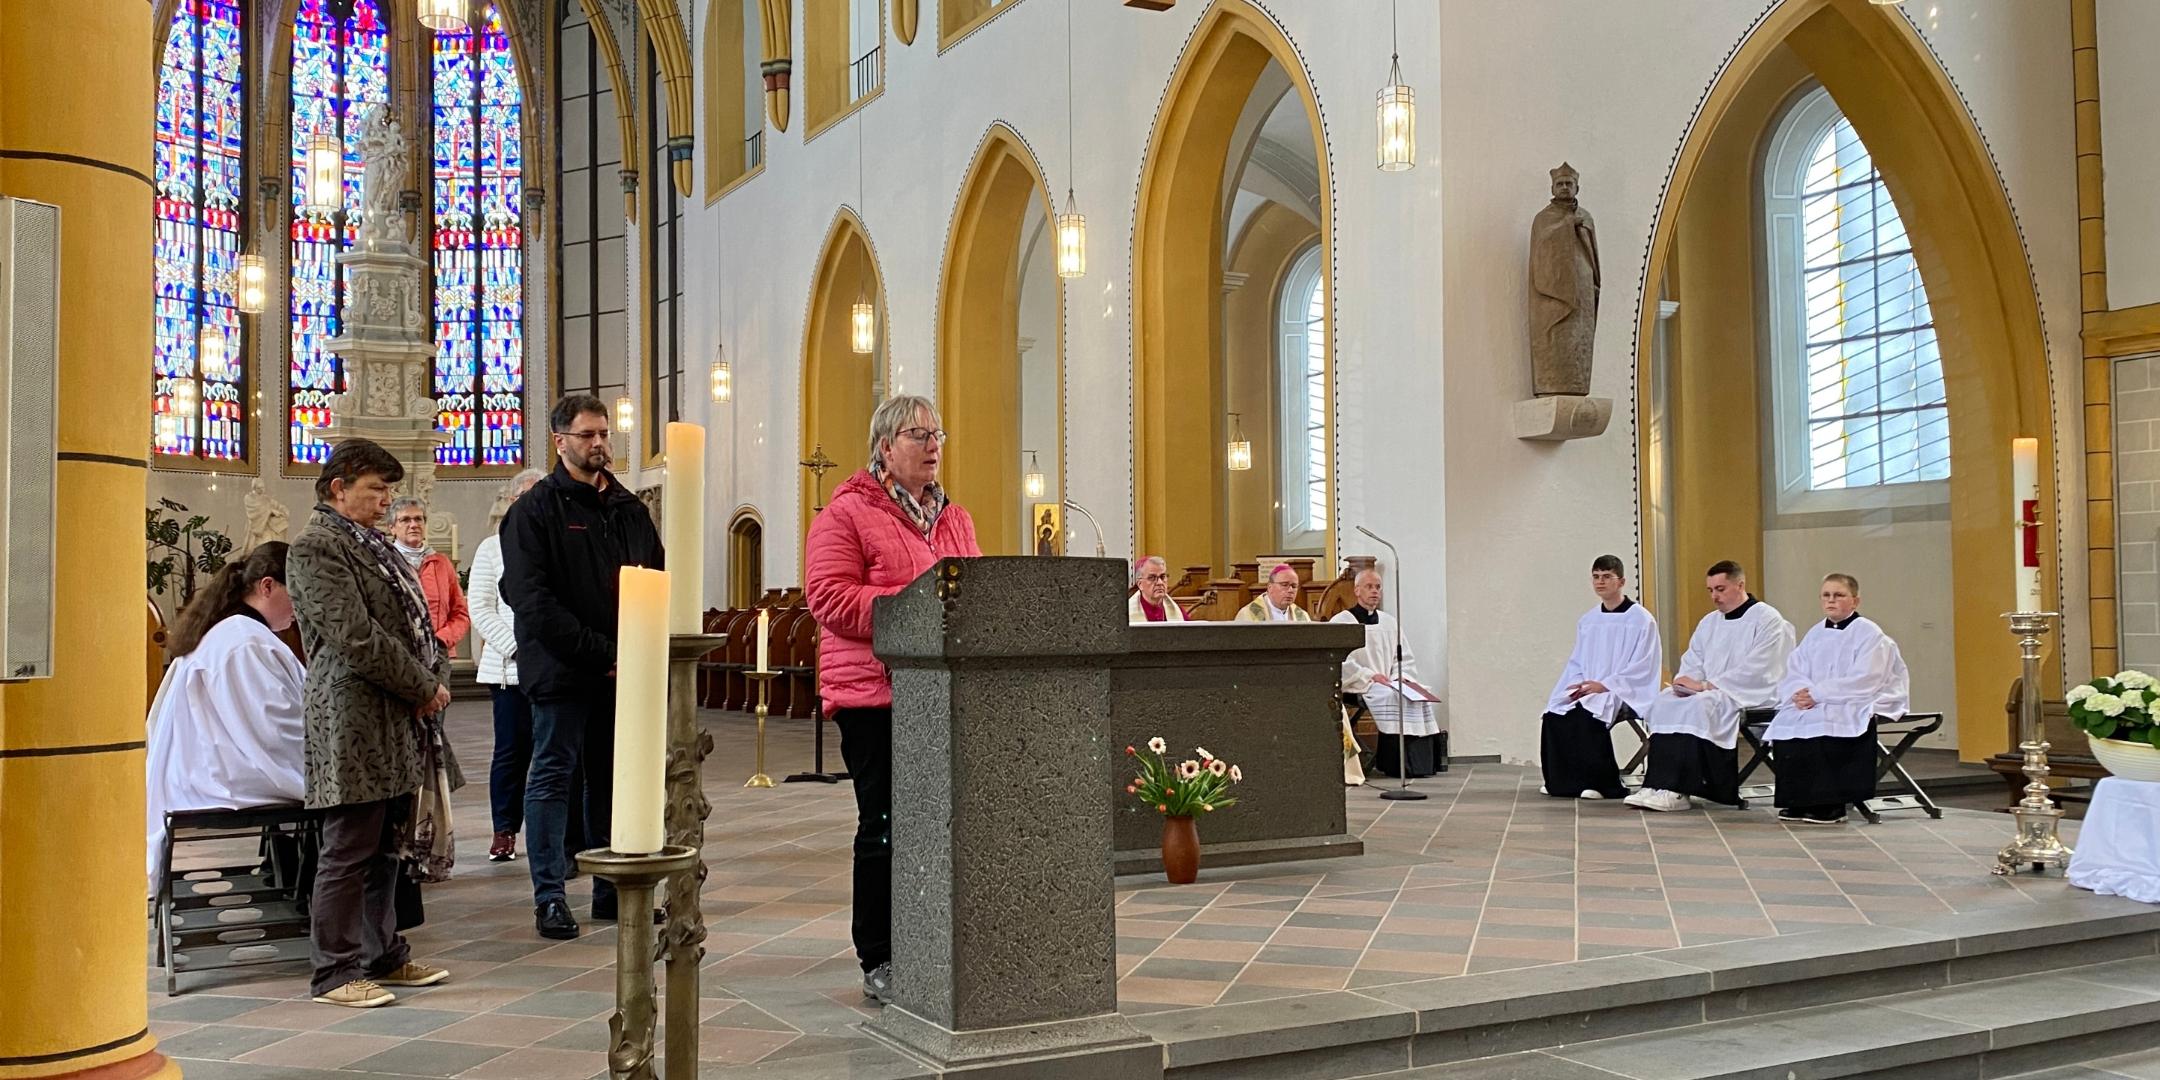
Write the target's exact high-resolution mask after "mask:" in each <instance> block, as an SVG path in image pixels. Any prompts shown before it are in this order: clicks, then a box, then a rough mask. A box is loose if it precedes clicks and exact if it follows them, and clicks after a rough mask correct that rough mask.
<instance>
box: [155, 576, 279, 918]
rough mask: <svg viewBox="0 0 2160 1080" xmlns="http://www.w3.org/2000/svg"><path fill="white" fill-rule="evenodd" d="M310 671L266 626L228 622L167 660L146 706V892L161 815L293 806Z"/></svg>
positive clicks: (237, 619)
mask: <svg viewBox="0 0 2160 1080" xmlns="http://www.w3.org/2000/svg"><path fill="white" fill-rule="evenodd" d="M305 677H306V669H304V668H302V667H301V666H300V660H299V658H298V657H295V656H294V655H293V654H292V650H291V649H288V648H286V647H285V643H284V642H282V641H280V640H278V638H277V635H276V634H273V633H271V632H270V628H269V627H267V626H265V625H263V623H262V622H261V621H260V620H258V619H256V618H254V617H252V616H251V615H247V614H239V615H228V616H226V617H225V619H224V621H222V622H220V623H218V624H217V625H216V626H213V627H211V628H210V632H209V633H207V634H204V635H203V639H202V642H201V644H199V645H197V646H196V647H195V651H194V652H191V653H189V654H187V655H186V656H183V657H181V658H179V659H178V660H175V661H173V662H172V666H170V667H168V668H166V669H165V680H164V681H163V682H161V683H159V684H158V692H157V699H156V700H155V701H153V702H151V705H150V733H149V738H150V749H149V754H148V757H147V759H146V761H145V763H144V772H145V773H146V774H147V776H148V779H149V791H148V795H149V800H148V810H149V814H148V816H149V826H150V831H149V836H150V855H149V860H148V867H149V873H150V893H151V894H153V895H154V894H156V892H157V889H158V884H159V882H160V880H161V879H162V878H163V877H164V871H165V867H164V866H163V865H162V864H161V860H162V858H163V856H164V847H165V812H166V811H168V810H216V809H233V810H237V809H241V808H244V807H250V806H264V805H268V804H272V803H297V802H299V801H300V799H301V796H302V795H304V794H305V793H306V784H305V782H304V781H303V780H302V778H301V772H300V770H301V762H302V759H303V756H304V754H305V750H304V743H305V739H306V736H305V732H304V729H303V727H302V725H301V721H300V683H301V680H302V679H304V678H305Z"/></svg>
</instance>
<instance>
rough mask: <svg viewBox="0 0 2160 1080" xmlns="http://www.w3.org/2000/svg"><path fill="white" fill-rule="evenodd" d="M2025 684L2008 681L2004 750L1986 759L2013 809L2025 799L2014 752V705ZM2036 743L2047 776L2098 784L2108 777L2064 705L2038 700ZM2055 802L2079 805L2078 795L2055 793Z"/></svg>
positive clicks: (2020, 762) (2020, 757) (2021, 765)
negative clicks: (2044, 748) (2042, 747)
mask: <svg viewBox="0 0 2160 1080" xmlns="http://www.w3.org/2000/svg"><path fill="white" fill-rule="evenodd" d="M2024 693H2025V680H2024V679H2023V678H2022V677H2020V678H2016V679H2012V680H2010V696H2009V698H2008V699H2007V700H2005V701H2004V702H2003V716H2004V743H2005V745H2007V746H2008V747H2009V749H2008V750H2005V751H2004V752H2002V753H2000V754H1997V755H1995V756H1994V757H1991V758H1989V759H1988V768H1990V769H1993V770H1995V772H1996V774H1997V775H1999V776H2001V777H2002V778H2003V782H2004V783H2005V784H2008V785H2010V802H2011V803H2012V804H2013V805H2014V804H2016V803H2017V801H2018V800H2019V799H2022V798H2024V797H2025V785H2026V784H2027V783H2028V781H2027V780H2026V779H2025V772H2024V769H2025V754H2024V752H2023V751H2021V750H2019V749H2018V742H2019V740H2020V738H2021V733H2020V732H2019V730H2018V726H2019V725H2018V701H2019V699H2020V698H2022V697H2023V696H2024ZM2040 739H2041V741H2043V742H2045V743H2047V744H2048V775H2049V776H2050V777H2057V776H2059V777H2064V778H2066V779H2075V780H2093V781H2098V780H2099V779H2100V778H2101V777H2103V776H2109V775H2112V774H2111V773H2109V772H2108V771H2107V766H2105V765H2102V764H2100V760H2099V759H2098V758H2095V757H2093V756H2092V748H2091V746H2089V745H2088V744H2087V743H2086V742H2085V733H2084V732H2083V731H2080V730H2078V726H2077V725H2076V724H2074V723H2072V722H2071V720H2070V706H2069V704H2068V703H2067V702H2064V701H2061V700H2058V699H2054V698H2042V699H2041V700H2040ZM2055 798H2056V800H2057V801H2062V800H2065V799H2068V800H2069V801H2073V802H2075V801H2080V800H2082V799H2083V798H2084V796H2083V795H2082V794H2078V793H2072V792H2066V791H2063V790H2062V789H2060V788H2059V787H2058V788H2057V789H2056V792H2055Z"/></svg>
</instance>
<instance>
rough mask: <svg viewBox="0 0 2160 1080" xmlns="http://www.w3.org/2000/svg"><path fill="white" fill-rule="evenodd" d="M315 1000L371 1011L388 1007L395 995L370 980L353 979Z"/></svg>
mask: <svg viewBox="0 0 2160 1080" xmlns="http://www.w3.org/2000/svg"><path fill="white" fill-rule="evenodd" d="M407 966H410V965H407ZM315 1000H316V1001H319V1002H321V1003H323V1004H325V1005H343V1006H345V1007H346V1008H348V1009H372V1008H374V1007H376V1006H377V1005H388V1004H390V1003H391V1002H393V1001H396V1000H397V995H396V994H393V993H391V992H390V991H388V990H385V989H383V988H382V986H381V985H380V984H378V983H376V982H375V981H374V980H372V979H354V980H353V981H351V982H349V983H346V984H345V985H343V986H340V987H338V988H337V989H335V990H332V991H330V992H329V993H327V994H317V995H315Z"/></svg>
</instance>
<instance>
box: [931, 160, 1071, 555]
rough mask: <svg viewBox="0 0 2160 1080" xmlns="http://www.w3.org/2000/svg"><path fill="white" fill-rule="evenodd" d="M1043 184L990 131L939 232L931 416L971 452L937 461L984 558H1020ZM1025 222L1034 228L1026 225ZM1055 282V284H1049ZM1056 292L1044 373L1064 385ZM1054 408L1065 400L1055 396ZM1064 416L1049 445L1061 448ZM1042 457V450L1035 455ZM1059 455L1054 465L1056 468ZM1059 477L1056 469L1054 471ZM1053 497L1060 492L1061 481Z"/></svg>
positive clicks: (1045, 209)
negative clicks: (1032, 291)
mask: <svg viewBox="0 0 2160 1080" xmlns="http://www.w3.org/2000/svg"><path fill="white" fill-rule="evenodd" d="M1052 206H1053V203H1052V202H1051V200H1050V186H1049V184H1048V183H1046V182H1045V181H1044V180H1043V172H1042V165H1041V163H1040V162H1038V161H1036V160H1035V155H1034V153H1033V152H1032V151H1031V150H1029V148H1028V146H1027V144H1026V143H1025V142H1024V141H1022V140H1021V138H1020V135H1019V133H1018V132H1016V131H1014V130H1013V129H1012V128H1010V127H1008V126H1006V125H1005V124H1004V122H1002V121H1000V122H997V123H993V124H991V125H990V129H989V131H988V132H986V133H985V134H984V135H983V138H982V142H981V144H980V146H979V147H978V149H977V150H976V151H975V160H974V162H973V163H972V164H971V165H969V166H968V171H967V176H966V179H965V180H963V181H962V182H961V185H960V192H959V196H958V198H957V200H956V201H955V203H954V210H953V218H952V226H951V228H950V229H949V230H948V231H947V233H946V243H945V271H944V275H943V288H942V292H941V294H940V296H939V298H938V354H937V355H938V378H937V387H938V408H939V411H940V412H942V413H943V414H944V419H945V426H946V427H948V428H950V429H952V430H954V431H961V432H966V433H967V436H966V437H967V440H968V446H969V451H968V453H966V454H963V455H959V456H957V457H951V458H948V459H947V460H946V462H945V484H946V488H947V490H949V491H950V492H951V493H952V496H953V498H954V499H955V500H957V501H959V502H960V503H961V504H962V505H964V506H966V507H967V508H968V512H969V513H971V514H973V515H974V517H975V533H976V536H977V537H978V538H980V540H981V541H982V543H983V545H984V546H983V551H984V553H985V554H993V555H996V554H1019V553H1021V550H1022V549H1021V548H1020V547H1019V543H1020V539H1019V538H1020V521H1021V519H1020V514H1021V509H1020V504H1019V501H1018V494H1017V493H1018V492H1020V490H1021V474H1022V461H1021V451H1022V450H1023V449H1025V447H1023V445H1022V417H1023V409H1022V399H1023V394H1022V390H1023V386H1022V382H1023V380H1022V377H1021V367H1022V363H1023V359H1024V358H1023V356H1022V352H1021V348H1020V319H1021V313H1020V297H1021V284H1022V279H1023V277H1024V275H1025V272H1026V267H1025V266H1024V265H1023V264H1022V258H1023V256H1024V255H1025V251H1024V246H1025V244H1026V241H1027V239H1028V238H1029V236H1030V235H1031V234H1033V235H1040V233H1039V232H1038V230H1039V229H1047V228H1050V227H1051V215H1052V213H1053V211H1052V209H1051V207H1052ZM1031 219H1032V220H1031ZM1052 280H1053V281H1055V280H1056V279H1055V277H1054V276H1053V278H1052ZM1063 292H1064V290H1062V289H1059V290H1058V293H1059V296H1060V303H1059V304H1058V329H1057V340H1056V341H1054V342H1049V343H1037V345H1036V347H1041V345H1043V344H1049V345H1051V346H1052V347H1053V349H1054V354H1053V356H1054V361H1055V362H1054V363H1053V364H1052V365H1051V370H1053V371H1055V372H1056V373H1057V377H1056V381H1057V383H1058V385H1059V386H1060V387H1062V386H1063V384H1064V366H1065V365H1064V346H1063V342H1064V337H1065V334H1064V305H1063V303H1062V295H1063ZM1058 400H1059V401H1060V402H1062V401H1063V400H1064V395H1063V394H1062V393H1060V394H1059V395H1058ZM1064 426H1065V425H1064V418H1063V408H1062V406H1060V409H1059V415H1058V417H1057V420H1056V423H1055V429H1056V432H1055V434H1056V440H1055V445H1057V446H1059V447H1062V446H1063V444H1064ZM1038 449H1047V448H1038ZM1063 460H1064V455H1063V454H1055V455H1054V456H1053V458H1052V461H1053V462H1055V463H1060V464H1061V463H1062V462H1063ZM1059 471H1060V473H1062V468H1060V470H1059ZM1057 490H1058V491H1060V492H1062V491H1063V490H1064V483H1063V477H1062V475H1061V476H1060V478H1059V482H1058V485H1057Z"/></svg>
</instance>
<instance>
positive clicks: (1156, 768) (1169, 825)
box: [1125, 735, 1245, 885]
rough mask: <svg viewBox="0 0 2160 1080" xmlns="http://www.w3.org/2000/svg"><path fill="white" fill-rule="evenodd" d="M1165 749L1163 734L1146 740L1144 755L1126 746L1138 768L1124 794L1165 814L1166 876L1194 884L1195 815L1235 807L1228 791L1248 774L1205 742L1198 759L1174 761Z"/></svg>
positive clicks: (1174, 882) (1197, 843)
mask: <svg viewBox="0 0 2160 1080" xmlns="http://www.w3.org/2000/svg"><path fill="white" fill-rule="evenodd" d="M1165 749H1167V747H1166V746H1165V745H1164V743H1163V740H1162V736H1160V735H1158V736H1156V737H1154V738H1152V739H1149V740H1148V743H1147V753H1146V754H1142V753H1141V752H1140V751H1139V750H1137V749H1134V748H1133V747H1130V746H1128V747H1126V748H1125V754H1126V756H1127V757H1130V758H1132V759H1133V762H1134V765H1135V766H1136V767H1137V768H1138V769H1139V770H1140V775H1138V776H1135V777H1133V779H1132V783H1129V784H1127V785H1125V793H1126V794H1128V795H1132V796H1134V797H1136V798H1138V799H1139V800H1140V802H1141V803H1142V804H1144V805H1147V806H1152V807H1154V808H1155V810H1156V812H1157V813H1160V814H1161V815H1162V816H1163V831H1162V860H1163V875H1164V876H1165V877H1168V878H1169V879H1170V883H1171V884H1172V885H1190V884H1192V883H1193V880H1194V879H1195V878H1197V877H1198V876H1199V874H1200V830H1199V827H1198V826H1197V825H1195V824H1194V821H1193V818H1194V817H1195V816H1196V815H1199V814H1212V813H1214V812H1215V811H1217V810H1221V809H1223V808H1225V807H1229V806H1233V805H1236V803H1237V796H1235V795H1232V794H1230V787H1231V785H1233V784H1238V783H1242V782H1244V779H1245V773H1244V771H1243V770H1241V769H1239V768H1238V767H1237V766H1235V765H1232V764H1230V763H1229V762H1227V761H1224V760H1223V759H1221V758H1219V757H1216V756H1215V755H1213V754H1210V753H1208V750H1207V747H1205V746H1199V747H1194V748H1193V753H1195V754H1197V755H1199V757H1198V758H1197V759H1188V760H1185V761H1181V762H1179V763H1177V764H1175V765H1172V764H1171V763H1170V762H1169V760H1168V759H1166V758H1164V757H1163V751H1164V750H1165Z"/></svg>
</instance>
